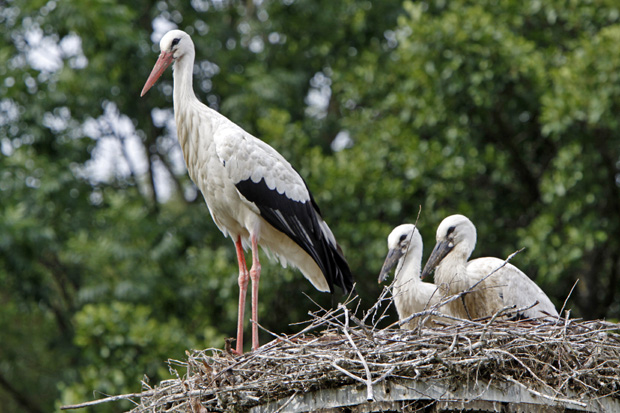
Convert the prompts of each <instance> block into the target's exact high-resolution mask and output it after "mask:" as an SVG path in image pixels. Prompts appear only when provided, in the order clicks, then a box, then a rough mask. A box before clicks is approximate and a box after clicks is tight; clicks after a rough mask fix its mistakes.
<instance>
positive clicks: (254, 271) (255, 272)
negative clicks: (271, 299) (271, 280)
mask: <svg viewBox="0 0 620 413" xmlns="http://www.w3.org/2000/svg"><path fill="white" fill-rule="evenodd" d="M251 238H252V268H251V269H250V278H251V279H252V321H253V323H252V350H256V349H257V348H258V324H256V323H258V281H259V280H260V268H261V267H260V262H259V261H258V241H257V239H256V235H254V234H252V236H251Z"/></svg>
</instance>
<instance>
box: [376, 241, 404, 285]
mask: <svg viewBox="0 0 620 413" xmlns="http://www.w3.org/2000/svg"><path fill="white" fill-rule="evenodd" d="M402 256H403V252H402V251H401V249H400V248H394V249H391V250H389V251H388V255H387V257H385V261H384V262H383V267H381V272H380V273H379V283H382V282H383V281H385V280H386V278H387V277H388V275H390V270H391V269H392V268H393V267H394V266H395V265H396V263H397V262H398V260H399V259H400V257H402Z"/></svg>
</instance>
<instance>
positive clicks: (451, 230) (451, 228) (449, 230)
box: [446, 227, 456, 236]
mask: <svg viewBox="0 0 620 413" xmlns="http://www.w3.org/2000/svg"><path fill="white" fill-rule="evenodd" d="M455 229H456V227H450V228H448V233H447V234H446V235H448V236H449V235H450V234H452V233H453V232H454V230H455Z"/></svg>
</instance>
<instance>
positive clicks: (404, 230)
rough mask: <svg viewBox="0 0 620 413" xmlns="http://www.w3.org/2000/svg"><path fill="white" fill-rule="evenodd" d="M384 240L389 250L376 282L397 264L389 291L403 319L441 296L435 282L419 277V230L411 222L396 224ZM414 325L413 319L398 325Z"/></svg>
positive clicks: (420, 263) (420, 264)
mask: <svg viewBox="0 0 620 413" xmlns="http://www.w3.org/2000/svg"><path fill="white" fill-rule="evenodd" d="M387 244H388V254H387V257H386V258H385V262H384V263H383V267H382V268H381V273H380V274H379V282H380V283H381V282H383V281H385V279H386V278H387V277H388V275H389V274H390V271H391V269H392V268H393V267H394V265H396V270H395V271H394V279H395V281H394V287H393V290H392V295H393V296H394V304H395V305H396V311H397V312H398V318H399V319H400V320H404V319H405V318H407V317H409V316H410V315H411V314H414V313H419V312H421V311H424V310H428V309H429V308H430V307H432V306H434V305H435V304H437V303H438V302H439V301H440V300H441V294H440V293H439V291H437V286H436V285H435V284H431V283H426V282H423V281H422V279H421V278H420V270H421V269H422V249H423V244H422V236H421V235H420V231H418V229H417V228H416V227H415V225H413V224H403V225H399V226H397V227H396V228H394V229H393V230H392V232H391V233H390V235H389V236H388V239H387ZM415 327H416V323H415V322H414V320H411V321H409V322H408V323H405V324H403V325H401V328H406V329H414V328H415Z"/></svg>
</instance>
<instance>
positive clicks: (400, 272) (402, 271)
mask: <svg viewBox="0 0 620 413" xmlns="http://www.w3.org/2000/svg"><path fill="white" fill-rule="evenodd" d="M421 264H422V251H412V250H409V251H407V252H406V253H405V255H403V257H402V258H401V259H400V261H399V262H398V266H397V267H396V271H395V278H396V284H395V286H399V285H402V284H403V283H418V282H422V280H421V279H420V268H421Z"/></svg>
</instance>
